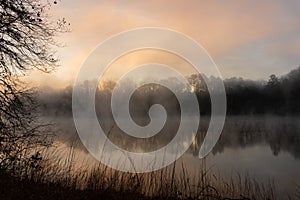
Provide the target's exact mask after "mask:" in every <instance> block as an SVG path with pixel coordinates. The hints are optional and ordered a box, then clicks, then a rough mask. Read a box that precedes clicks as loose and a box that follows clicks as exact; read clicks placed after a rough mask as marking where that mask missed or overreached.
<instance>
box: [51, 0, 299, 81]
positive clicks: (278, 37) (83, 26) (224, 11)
mask: <svg viewBox="0 0 300 200" xmlns="http://www.w3.org/2000/svg"><path fill="white" fill-rule="evenodd" d="M299 6H300V3H299V2H298V1H293V0H291V1H289V3H287V2H285V1H284V2H283V1H279V0H277V1H273V0H272V1H271V0H266V1H260V0H247V1H243V2H240V1H235V0H227V1H217V0H212V1H201V0H200V1H197V0H192V1H180V0H173V1H160V0H152V1H138V0H135V1H126V2H125V1H122V0H119V1H98V0H92V1H88V2H87V1H79V0H64V1H62V2H61V3H60V5H59V7H58V8H57V9H56V10H55V12H54V13H55V15H63V16H66V18H67V19H68V20H69V21H70V22H71V24H72V29H73V31H72V33H70V34H69V35H68V39H67V45H68V47H67V48H65V49H64V50H61V51H59V53H61V54H66V55H69V56H65V57H64V58H63V59H62V67H61V70H62V72H63V73H62V72H58V73H56V76H57V77H62V78H61V79H62V80H68V81H70V80H73V79H74V78H75V77H69V78H66V77H65V76H74V74H76V72H77V71H78V69H79V67H80V64H81V63H82V61H83V60H84V58H86V57H87V56H88V53H89V52H90V51H91V50H92V49H93V48H94V47H95V46H96V45H97V44H98V43H99V42H101V41H103V40H104V39H106V38H107V37H109V36H111V35H113V34H116V33H119V32H121V31H125V30H128V29H132V28H137V27H144V26H158V27H167V28H171V29H175V30H177V31H180V32H182V33H184V34H187V35H189V36H190V37H192V38H194V39H195V40H196V41H198V42H199V43H200V44H202V45H203V46H204V47H205V48H206V49H207V50H208V52H209V53H210V54H211V56H212V57H213V58H214V59H215V61H216V62H217V64H218V65H219V67H220V69H221V72H222V73H223V74H225V77H228V76H246V77H248V78H264V77H267V76H268V74H269V73H274V71H273V70H274V69H276V70H277V72H279V73H283V71H284V69H285V67H286V66H281V67H280V66H279V64H280V65H282V64H285V62H286V65H293V66H294V65H295V64H296V63H297V62H299V63H300V59H297V58H295V56H294V57H293V59H292V62H290V61H288V59H287V58H290V57H291V56H293V55H295V54H297V55H299V54H298V51H299V48H300V47H299V46H300V43H299V39H298V38H299V36H298V34H294V33H300V14H298V10H297V9H296V8H299ZM295 41H297V42H295ZM262 45H264V47H263V50H261V48H262ZM71 54H72V55H71ZM278 55H282V56H281V57H280V59H281V62H273V61H275V60H278ZM230 57H231V58H233V57H234V58H237V59H231V60H230V59H229V60H228V58H230ZM270 60H271V62H270ZM272 60H273V61H272ZM246 62H247V63H246ZM249 66H251V68H250V69H249ZM256 66H257V67H256ZM262 68H264V69H262ZM260 71H261V72H262V73H259V72H260ZM275 72H276V71H275Z"/></svg>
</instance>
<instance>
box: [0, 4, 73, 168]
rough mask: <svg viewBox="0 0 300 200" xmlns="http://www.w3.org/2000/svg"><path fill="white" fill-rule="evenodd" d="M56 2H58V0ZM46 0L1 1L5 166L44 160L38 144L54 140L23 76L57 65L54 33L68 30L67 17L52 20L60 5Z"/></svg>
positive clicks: (0, 150)
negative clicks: (41, 121)
mask: <svg viewBox="0 0 300 200" xmlns="http://www.w3.org/2000/svg"><path fill="white" fill-rule="evenodd" d="M54 4H56V2H54ZM54 4H53V3H50V2H48V1H42V0H0V104H1V105H0V168H1V169H10V168H12V167H15V166H21V165H23V164H24V163H26V165H27V164H28V163H31V162H34V161H36V160H39V159H40V158H39V154H36V152H34V150H33V149H38V148H39V147H41V146H47V145H49V142H48V140H47V139H46V138H45V135H43V134H41V130H42V129H41V128H42V127H43V125H41V124H38V123H37V122H36V119H37V118H36V117H37V116H36V112H35V109H36V107H37V103H36V100H35V91H34V90H32V89H31V88H30V87H28V86H27V85H26V84H25V83H24V82H22V81H21V80H20V76H23V75H24V74H27V72H28V71H30V70H33V69H37V70H41V71H43V72H50V71H52V70H53V69H54V68H55V67H57V59H56V58H55V51H54V50H53V49H54V47H55V46H57V44H56V42H55V40H54V38H55V36H56V35H57V34H58V33H59V32H64V31H66V30H67V25H68V24H67V23H66V21H65V19H62V20H58V21H51V18H50V17H49V16H48V13H49V12H48V11H49V9H50V7H51V6H53V5H54Z"/></svg>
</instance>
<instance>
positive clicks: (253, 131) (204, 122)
mask: <svg viewBox="0 0 300 200" xmlns="http://www.w3.org/2000/svg"><path fill="white" fill-rule="evenodd" d="M169 120H170V121H169V122H168V121H167V123H166V124H167V125H166V126H165V127H164V129H163V130H162V131H161V132H160V133H159V134H158V135H157V136H156V137H152V138H150V139H135V140H134V139H132V138H131V136H129V135H126V134H124V133H123V132H122V131H121V130H120V129H119V128H118V127H117V126H114V125H113V124H114V122H113V121H112V120H107V121H105V122H102V125H103V126H102V127H104V128H103V129H104V131H105V132H106V133H108V132H109V138H110V140H112V141H113V143H115V144H116V145H118V146H120V147H122V148H124V149H127V150H129V151H133V152H143V151H145V152H147V151H153V150H155V149H158V148H160V147H162V146H164V145H166V144H167V143H169V142H170V141H171V139H172V138H173V137H174V134H175V133H176V131H177V129H178V126H177V125H178V123H179V120H178V119H174V118H173V119H169ZM176 120H177V121H176ZM62 122H63V120H62ZM299 122H300V119H298V118H285V117H276V116H268V117H254V116H253V117H247V116H246V117H242V116H240V117H228V118H227V120H226V122H225V126H224V129H223V132H222V134H221V137H220V139H219V141H218V142H217V144H216V146H215V147H214V149H213V151H212V153H213V154H217V153H222V152H224V151H225V150H226V149H227V148H231V149H239V148H247V147H252V146H255V145H268V146H269V147H270V149H271V150H272V152H273V155H274V156H277V155H279V154H280V153H281V152H288V153H289V154H291V155H292V156H293V157H295V158H296V159H299V158H300V146H299V144H300V123H299ZM174 124H175V125H174ZM176 124H177V125H176ZM208 124H209V118H208V117H203V118H201V123H200V127H199V130H198V133H197V135H196V139H195V141H194V142H193V143H192V145H191V146H190V148H189V149H188V153H191V154H193V155H194V156H198V153H199V149H200V147H201V144H202V141H203V138H204V136H205V133H206V130H207V127H208ZM60 126H61V129H60V131H59V132H58V133H59V134H58V135H60V137H59V138H60V140H62V141H63V142H64V143H69V142H70V141H73V140H74V136H75V137H77V134H76V130H75V127H74V125H73V121H72V119H69V120H68V122H66V123H61V124H60ZM78 143H79V145H78V146H76V148H79V149H81V150H85V148H84V147H83V146H82V144H81V143H80V142H78ZM178 145H183V144H178Z"/></svg>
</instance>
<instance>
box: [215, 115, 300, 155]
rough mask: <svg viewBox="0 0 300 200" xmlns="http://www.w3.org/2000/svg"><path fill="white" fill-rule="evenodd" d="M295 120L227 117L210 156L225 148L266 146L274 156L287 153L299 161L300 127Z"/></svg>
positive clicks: (297, 120) (271, 117)
mask: <svg viewBox="0 0 300 200" xmlns="http://www.w3.org/2000/svg"><path fill="white" fill-rule="evenodd" d="M299 120H300V119H297V118H284V117H273V116H269V117H229V118H228V119H227V121H226V123H225V126H224V130H223V133H222V135H221V137H220V140H219V141H218V143H217V145H216V146H215V148H214V149H213V153H214V154H216V153H222V152H223V151H224V150H225V149H226V148H246V147H251V146H254V145H257V144H260V145H269V146H270V148H271V150H272V152H273V155H274V156H277V155H279V153H280V152H288V153H290V154H291V155H293V156H294V157H295V158H300V146H299V144H300V129H299V128H300V124H299Z"/></svg>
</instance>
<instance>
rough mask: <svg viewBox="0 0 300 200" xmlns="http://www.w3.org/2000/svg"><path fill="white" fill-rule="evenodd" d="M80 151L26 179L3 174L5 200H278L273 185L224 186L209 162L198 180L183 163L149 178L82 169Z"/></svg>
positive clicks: (234, 180) (45, 163)
mask: <svg viewBox="0 0 300 200" xmlns="http://www.w3.org/2000/svg"><path fill="white" fill-rule="evenodd" d="M75 145H76V144H75V143H74V144H73V145H71V147H70V148H69V149H67V156H66V158H65V159H63V156H62V155H61V152H59V151H54V152H52V153H49V152H50V151H46V152H44V155H47V156H45V157H44V158H43V159H42V160H40V161H39V163H38V164H39V166H40V167H39V168H38V170H37V169H31V168H30V166H28V167H29V168H30V169H27V170H25V171H26V172H27V174H23V176H22V177H20V176H17V177H13V176H12V175H10V174H9V172H8V171H2V172H1V173H0V199H4V200H5V199H46V200H47V199H157V200H158V199H276V196H275V186H274V183H273V182H271V181H270V182H269V183H268V184H262V183H259V182H258V181H256V180H255V179H253V178H251V177H250V175H245V176H241V175H240V174H236V175H233V176H232V177H231V179H230V180H229V181H225V180H223V179H222V178H221V177H220V176H216V175H214V174H213V173H212V172H211V170H210V169H207V168H206V161H205V159H203V162H202V166H200V167H201V169H202V170H200V172H199V173H198V174H197V175H194V174H193V175H192V174H189V170H188V169H187V168H186V167H185V165H184V164H183V163H179V161H177V163H176V162H175V163H173V164H172V165H170V166H168V167H166V168H164V169H161V170H159V171H155V172H150V173H124V172H120V171H116V170H113V169H111V168H108V167H107V166H104V165H101V164H99V163H97V164H95V165H94V166H92V167H89V168H87V167H86V168H83V167H80V168H78V167H76V166H75V165H76V164H77V163H76V160H75V156H76V155H75V154H76V151H75V148H74V146H75ZM45 153H46V154H45Z"/></svg>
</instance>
